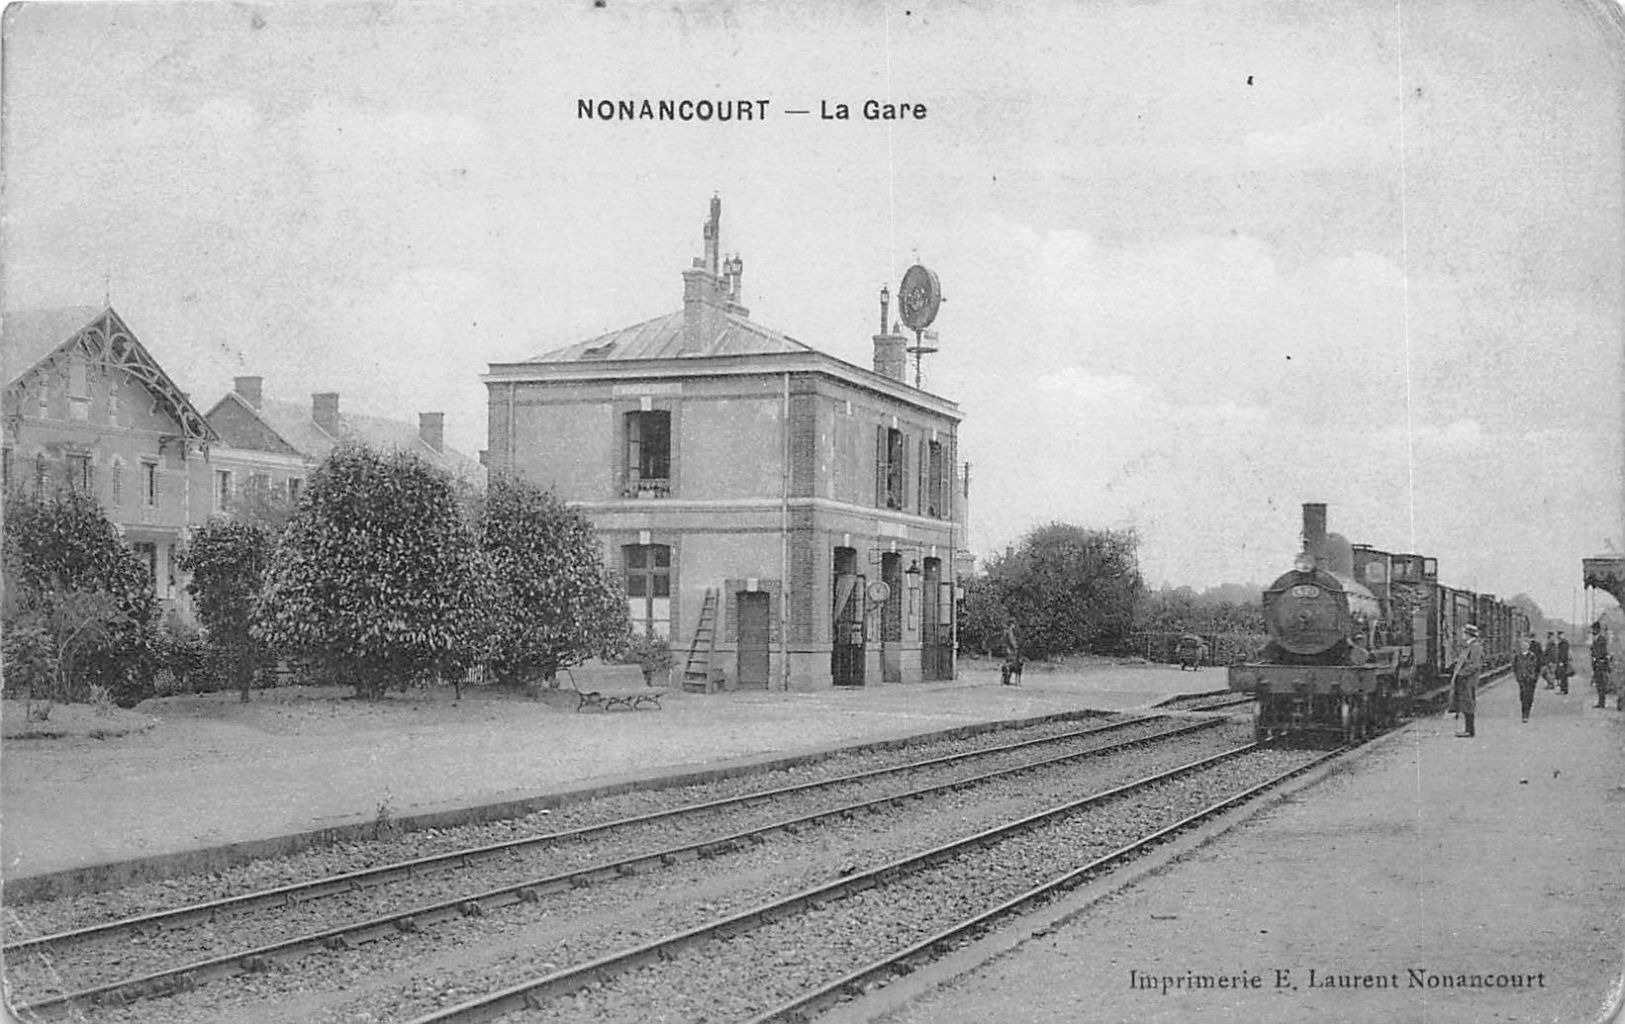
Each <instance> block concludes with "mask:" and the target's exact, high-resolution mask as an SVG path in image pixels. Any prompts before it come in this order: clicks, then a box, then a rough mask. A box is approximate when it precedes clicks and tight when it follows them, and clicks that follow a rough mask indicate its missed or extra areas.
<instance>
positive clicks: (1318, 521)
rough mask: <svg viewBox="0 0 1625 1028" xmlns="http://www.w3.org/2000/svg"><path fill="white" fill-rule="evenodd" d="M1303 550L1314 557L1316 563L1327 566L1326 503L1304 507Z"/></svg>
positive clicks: (1310, 504) (1309, 504) (1308, 504)
mask: <svg viewBox="0 0 1625 1028" xmlns="http://www.w3.org/2000/svg"><path fill="white" fill-rule="evenodd" d="M1303 550H1304V552H1305V553H1309V554H1312V555H1314V557H1315V558H1316V561H1315V563H1316V564H1318V565H1320V566H1322V567H1324V566H1325V564H1326V556H1327V554H1326V505H1325V504H1324V503H1306V504H1304V505H1303Z"/></svg>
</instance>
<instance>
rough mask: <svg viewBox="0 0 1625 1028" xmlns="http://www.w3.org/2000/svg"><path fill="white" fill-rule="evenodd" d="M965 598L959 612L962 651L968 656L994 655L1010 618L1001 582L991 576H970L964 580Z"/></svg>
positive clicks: (960, 646)
mask: <svg viewBox="0 0 1625 1028" xmlns="http://www.w3.org/2000/svg"><path fill="white" fill-rule="evenodd" d="M961 584H962V585H963V586H964V587H965V598H964V599H963V600H961V601H960V602H959V605H958V609H957V611H956V612H955V613H956V616H957V618H958V620H959V626H958V629H957V634H958V636H959V648H960V650H961V651H963V652H966V653H981V654H993V653H995V652H997V650H998V648H999V641H1000V636H1001V635H1002V634H1003V633H1004V624H1005V619H1006V618H1007V617H1008V615H1009V611H1007V610H1006V609H1005V607H1004V598H1003V596H1002V594H1001V593H1000V591H999V586H1000V579H997V578H994V577H993V576H992V575H990V574H978V575H970V576H967V577H966V578H965V579H963V580H962V582H961Z"/></svg>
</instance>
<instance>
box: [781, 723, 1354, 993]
mask: <svg viewBox="0 0 1625 1028" xmlns="http://www.w3.org/2000/svg"><path fill="white" fill-rule="evenodd" d="M1359 745H1365V743H1360V744H1359ZM1357 748H1358V746H1343V747H1339V748H1338V749H1335V750H1331V751H1329V752H1326V753H1322V754H1319V755H1317V756H1315V757H1313V758H1311V759H1310V760H1307V761H1305V762H1304V763H1302V764H1300V765H1299V766H1297V767H1295V768H1292V769H1291V770H1289V771H1286V772H1285V773H1283V774H1280V775H1277V776H1275V777H1274V778H1271V779H1270V780H1269V781H1266V782H1261V783H1259V784H1257V785H1252V786H1248V787H1247V788H1245V789H1243V790H1241V791H1240V792H1238V793H1236V794H1235V795H1233V796H1230V797H1229V798H1227V799H1223V800H1220V801H1219V802H1217V803H1215V804H1213V805H1212V806H1209V807H1207V808H1205V809H1203V810H1200V811H1198V812H1196V813H1195V814H1192V815H1190V816H1189V817H1186V818H1183V819H1181V820H1179V821H1176V822H1174V823H1173V824H1171V825H1168V826H1166V827H1164V828H1160V829H1158V830H1157V831H1155V832H1152V833H1150V834H1149V835H1146V836H1144V837H1142V838H1139V839H1136V840H1135V841H1134V842H1131V843H1129V844H1128V845H1126V846H1123V847H1121V848H1119V849H1116V850H1113V851H1112V852H1111V853H1108V854H1106V855H1105V856H1103V857H1098V858H1096V859H1095V860H1092V861H1090V862H1089V863H1087V864H1084V865H1082V866H1081V867H1076V868H1073V869H1072V870H1071V871H1068V872H1066V873H1065V874H1062V875H1059V876H1057V877H1055V878H1052V879H1050V880H1049V881H1047V882H1044V883H1043V884H1041V885H1038V886H1035V887H1034V888H1032V889H1029V890H1027V891H1026V892H1024V893H1022V894H1021V895H1019V896H1016V897H1015V898H1013V899H1010V900H1006V901H1005V902H1003V903H1000V904H998V905H997V906H994V907H989V908H988V909H987V910H984V911H983V912H981V913H980V914H977V915H975V916H974V917H970V918H967V919H965V920H964V921H961V922H960V923H958V924H956V925H954V926H952V927H951V928H946V929H944V930H942V931H940V932H937V933H935V934H933V935H931V936H929V937H927V938H925V939H922V940H920V941H919V942H917V943H914V944H912V945H909V946H906V947H904V948H903V949H900V950H897V951H896V952H894V953H892V954H890V955H888V956H885V957H882V958H881V959H879V960H876V961H875V962H873V963H871V964H869V965H867V966H865V967H862V968H859V969H858V970H856V971H853V972H852V973H851V974H848V975H844V976H842V977H841V978H837V979H835V980H833V981H830V982H826V983H825V984H823V985H820V986H818V987H817V988H815V989H810V990H808V991H807V992H804V993H802V994H801V995H800V996H797V997H796V998H795V999H792V1000H790V1001H789V1002H788V1003H784V1004H781V1005H779V1006H777V1007H774V1008H772V1009H771V1010H767V1011H764V1012H763V1013H761V1014H758V1015H757V1016H756V1018H755V1019H754V1020H753V1022H752V1023H755V1024H772V1023H778V1022H794V1021H807V1020H811V1019H812V1018H814V1017H817V1016H819V1015H820V1014H821V1013H823V1012H824V1011H825V1010H827V1009H829V1008H830V1007H832V1006H835V1005H836V1004H838V1003H840V1002H841V1001H842V999H844V998H845V997H846V996H848V995H852V994H855V993H857V992H860V991H862V990H863V989H864V988H866V987H867V986H869V985H870V984H872V983H874V982H878V981H881V980H883V979H888V978H895V977H898V976H899V975H902V974H908V973H912V972H913V971H915V970H917V969H918V968H919V967H921V966H922V965H924V964H927V963H930V962H931V961H932V960H933V959H935V958H937V957H939V956H941V955H943V954H945V953H947V952H948V951H950V950H952V949H954V948H955V947H956V946H958V945H960V944H961V943H963V942H966V941H969V939H970V938H972V937H975V936H979V935H982V934H985V932H986V931H989V930H991V926H992V924H993V922H996V921H999V920H1002V919H1003V918H1005V917H1007V916H1009V915H1012V914H1018V913H1021V912H1023V911H1024V910H1025V909H1028V908H1032V907H1037V906H1039V905H1041V901H1045V900H1048V899H1049V898H1050V897H1052V896H1054V895H1056V894H1058V893H1062V892H1066V891H1067V890H1069V889H1073V888H1076V887H1077V886H1078V885H1081V884H1083V883H1084V882H1085V881H1087V880H1088V879H1091V878H1093V877H1095V876H1097V875H1099V874H1100V873H1102V872H1103V871H1105V870H1107V869H1109V868H1110V867H1111V866H1112V865H1114V864H1117V863H1118V862H1120V861H1122V860H1124V859H1125V858H1128V857H1132V856H1133V855H1135V854H1136V853H1138V852H1139V851H1141V850H1144V849H1146V848H1148V847H1150V846H1154V845H1156V844H1158V843H1161V842H1164V841H1166V840H1168V839H1171V838H1172V837H1173V836H1175V835H1178V834H1180V833H1181V832H1184V831H1186V830H1188V829H1190V828H1192V827H1194V826H1196V825H1198V824H1200V823H1202V822H1203V821H1206V820H1208V819H1210V818H1212V817H1215V816H1217V815H1219V814H1221V813H1223V812H1224V811H1226V810H1229V809H1230V808H1231V807H1234V806H1237V805H1238V804H1241V803H1245V802H1247V801H1248V800H1250V799H1252V798H1253V797H1255V796H1258V795H1260V794H1261V793H1264V792H1267V791H1269V790H1270V789H1273V788H1275V787H1276V786H1278V785H1280V784H1281V783H1283V782H1285V781H1287V780H1288V779H1291V778H1296V777H1297V776H1298V775H1301V774H1303V773H1304V772H1305V771H1308V770H1310V769H1311V768H1314V767H1317V766H1319V765H1321V764H1323V763H1325V762H1327V761H1329V760H1331V759H1333V758H1334V757H1338V756H1341V755H1343V754H1344V753H1348V752H1350V751H1352V750H1354V749H1357Z"/></svg>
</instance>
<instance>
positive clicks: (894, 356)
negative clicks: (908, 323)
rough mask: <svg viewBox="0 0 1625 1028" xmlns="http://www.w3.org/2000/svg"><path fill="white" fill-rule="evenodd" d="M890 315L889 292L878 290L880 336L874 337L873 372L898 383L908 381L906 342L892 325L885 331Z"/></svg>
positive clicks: (884, 289)
mask: <svg viewBox="0 0 1625 1028" xmlns="http://www.w3.org/2000/svg"><path fill="white" fill-rule="evenodd" d="M890 313H891V290H890V289H887V288H885V287H884V286H882V287H881V289H880V334H879V335H877V336H875V371H876V372H878V373H879V374H882V375H885V376H886V377H887V378H894V379H896V380H897V381H899V382H905V381H907V380H908V340H907V338H906V337H904V336H903V334H902V333H901V332H899V331H897V326H896V325H895V324H893V325H892V329H891V331H890V332H887V331H886V318H887V317H888V316H889V315H890Z"/></svg>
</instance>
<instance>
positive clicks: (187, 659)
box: [153, 619, 227, 695]
mask: <svg viewBox="0 0 1625 1028" xmlns="http://www.w3.org/2000/svg"><path fill="white" fill-rule="evenodd" d="M153 658H154V659H153V663H154V664H155V665H156V667H157V675H156V676H155V678H156V680H155V683H154V687H153V691H154V693H156V694H157V695H171V694H174V693H194V692H217V691H219V690H220V689H223V688H225V687H226V684H227V677H226V675H225V674H224V673H223V672H224V671H225V667H223V665H222V661H221V659H220V657H219V656H218V655H217V654H216V653H214V652H213V651H212V650H211V648H210V647H209V645H208V643H207V642H206V641H205V640H204V637H203V633H202V632H199V631H198V630H197V629H196V628H194V627H192V626H191V625H188V624H186V623H185V622H182V621H180V620H178V619H170V620H169V621H167V622H165V624H164V625H163V626H162V627H161V628H159V630H158V633H157V636H156V637H155V638H154V640H153Z"/></svg>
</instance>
